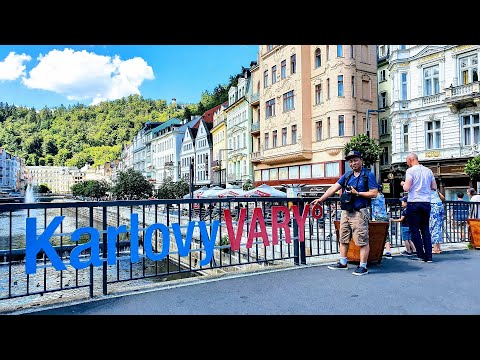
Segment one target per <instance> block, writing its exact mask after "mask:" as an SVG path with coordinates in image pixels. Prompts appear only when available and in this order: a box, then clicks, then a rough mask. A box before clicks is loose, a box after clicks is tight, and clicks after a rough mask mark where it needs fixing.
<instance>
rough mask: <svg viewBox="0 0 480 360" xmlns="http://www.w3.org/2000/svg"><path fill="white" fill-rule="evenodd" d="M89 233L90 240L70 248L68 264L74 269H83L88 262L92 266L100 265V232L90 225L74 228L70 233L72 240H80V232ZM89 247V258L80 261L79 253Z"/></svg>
mask: <svg viewBox="0 0 480 360" xmlns="http://www.w3.org/2000/svg"><path fill="white" fill-rule="evenodd" d="M84 233H85V234H90V241H89V242H87V243H85V244H81V245H78V246H76V247H75V248H74V249H72V252H71V253H70V264H72V266H73V267H74V268H75V269H79V270H80V269H84V268H86V267H87V266H89V265H90V264H92V265H93V266H100V265H102V259H100V248H99V246H100V234H99V233H98V230H97V229H94V228H91V227H83V228H79V229H77V230H75V231H74V232H73V233H72V241H78V240H80V236H81V235H82V234H84ZM88 249H90V259H89V260H87V261H80V255H81V254H82V252H83V251H86V250H88Z"/></svg>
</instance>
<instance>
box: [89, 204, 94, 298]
mask: <svg viewBox="0 0 480 360" xmlns="http://www.w3.org/2000/svg"><path fill="white" fill-rule="evenodd" d="M89 210H90V213H89V223H90V227H92V228H93V206H90V208H89ZM90 256H92V253H91V251H90ZM93 281H94V273H93V264H92V263H91V262H90V286H89V288H90V297H91V298H93Z"/></svg>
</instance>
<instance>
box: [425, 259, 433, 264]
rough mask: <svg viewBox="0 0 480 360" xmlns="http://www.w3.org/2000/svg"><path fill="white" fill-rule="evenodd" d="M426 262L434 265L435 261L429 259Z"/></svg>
mask: <svg viewBox="0 0 480 360" xmlns="http://www.w3.org/2000/svg"><path fill="white" fill-rule="evenodd" d="M425 262H427V263H433V260H432V259H428V260H425Z"/></svg>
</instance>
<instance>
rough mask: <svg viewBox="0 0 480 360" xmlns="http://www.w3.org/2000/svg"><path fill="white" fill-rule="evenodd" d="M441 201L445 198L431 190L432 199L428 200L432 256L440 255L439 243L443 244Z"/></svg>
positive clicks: (442, 210) (436, 191)
mask: <svg viewBox="0 0 480 360" xmlns="http://www.w3.org/2000/svg"><path fill="white" fill-rule="evenodd" d="M442 198H443V200H445V197H444V196H443V195H442V194H440V193H439V192H438V190H432V197H431V200H430V205H431V210H430V235H431V237H432V245H433V249H432V254H440V253H441V252H442V250H441V249H440V243H442V242H443V231H442V230H443V212H444V209H443V202H442Z"/></svg>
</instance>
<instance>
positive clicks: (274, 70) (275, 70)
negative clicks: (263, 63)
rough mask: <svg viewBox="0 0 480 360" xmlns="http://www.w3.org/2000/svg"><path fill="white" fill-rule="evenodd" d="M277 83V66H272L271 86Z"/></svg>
mask: <svg viewBox="0 0 480 360" xmlns="http://www.w3.org/2000/svg"><path fill="white" fill-rule="evenodd" d="M276 82H277V65H273V66H272V85H273V84H275V83H276Z"/></svg>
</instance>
